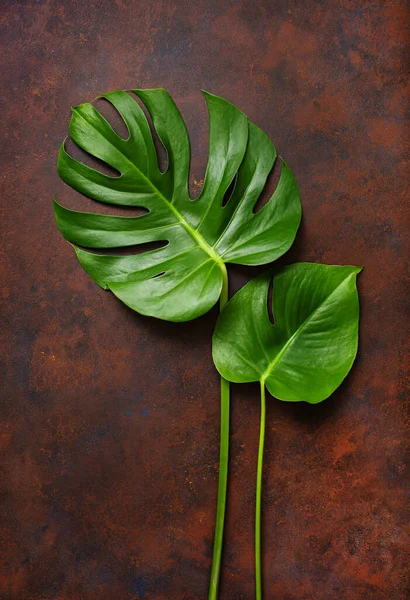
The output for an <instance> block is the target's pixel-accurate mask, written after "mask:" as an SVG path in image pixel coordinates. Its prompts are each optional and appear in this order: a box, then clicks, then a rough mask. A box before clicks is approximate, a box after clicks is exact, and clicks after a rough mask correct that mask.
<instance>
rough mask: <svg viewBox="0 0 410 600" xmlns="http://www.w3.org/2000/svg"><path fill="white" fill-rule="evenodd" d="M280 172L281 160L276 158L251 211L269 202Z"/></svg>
mask: <svg viewBox="0 0 410 600" xmlns="http://www.w3.org/2000/svg"><path fill="white" fill-rule="evenodd" d="M281 173H282V161H281V160H278V159H277V158H276V160H275V163H274V165H273V167H272V169H271V171H270V173H269V175H268V177H267V179H266V183H265V186H264V188H263V190H262V193H261V195H260V196H259V198H258V199H257V201H256V203H255V205H254V207H253V213H254V214H256V213H258V212H259V211H260V210H262V208H263V207H264V206H265V204H267V203H268V202H269V200H270V199H271V197H272V194H273V193H274V191H275V190H276V188H277V187H278V183H279V179H280V175H281Z"/></svg>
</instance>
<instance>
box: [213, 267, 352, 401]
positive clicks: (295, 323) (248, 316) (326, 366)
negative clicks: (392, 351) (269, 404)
mask: <svg viewBox="0 0 410 600" xmlns="http://www.w3.org/2000/svg"><path fill="white" fill-rule="evenodd" d="M360 271H361V268H359V267H348V266H329V265H321V264H314V263H297V264H294V265H289V266H287V267H284V268H282V269H281V270H280V271H279V272H278V273H277V274H276V275H275V277H274V279H273V315H274V324H272V323H271V321H270V319H269V313H268V304H267V303H268V290H269V285H270V283H271V281H272V273H271V272H269V273H264V274H263V275H261V276H259V277H256V278H255V279H253V280H252V281H250V282H249V283H248V284H246V285H245V286H244V287H243V288H242V289H241V290H240V291H239V292H238V293H237V294H236V295H235V296H234V297H233V298H232V300H230V302H228V304H227V305H226V307H225V309H224V310H223V312H222V313H221V315H220V316H219V319H218V322H217V325H216V328H215V332H214V336H213V344H212V352H213V358H214V362H215V365H216V367H217V369H218V371H219V372H220V373H221V375H222V377H224V378H225V379H228V380H229V381H233V382H250V381H261V382H263V383H265V384H266V387H267V388H268V390H269V392H270V393H271V394H272V396H274V397H275V398H278V399H279V400H285V401H291V402H295V401H300V400H305V401H306V402H310V403H312V404H315V403H317V402H321V401H322V400H324V399H325V398H327V397H328V396H330V394H332V392H334V390H335V389H336V388H337V387H338V386H339V385H340V384H341V382H342V381H343V379H344V378H345V377H346V375H347V374H348V372H349V370H350V368H351V366H352V364H353V361H354V359H355V356H356V352H357V344H358V324H359V300H358V294H357V288H356V276H357V274H358V273H359V272H360Z"/></svg>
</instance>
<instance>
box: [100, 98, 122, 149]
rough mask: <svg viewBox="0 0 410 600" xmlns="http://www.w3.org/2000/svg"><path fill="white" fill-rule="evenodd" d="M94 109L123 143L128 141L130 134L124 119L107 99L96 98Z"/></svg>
mask: <svg viewBox="0 0 410 600" xmlns="http://www.w3.org/2000/svg"><path fill="white" fill-rule="evenodd" d="M94 107H95V108H96V109H97V110H98V112H99V113H100V114H101V115H102V116H103V117H104V119H105V120H106V121H108V123H109V124H110V125H111V127H112V128H113V130H114V131H115V133H116V134H117V135H118V137H120V138H122V139H123V140H125V141H127V140H128V139H129V137H130V132H129V130H128V127H127V125H126V123H125V121H124V119H123V118H122V116H121V115H120V113H119V112H118V110H117V109H116V108H115V106H114V105H113V104H111V102H110V101H109V100H107V98H97V99H96V100H95V101H94Z"/></svg>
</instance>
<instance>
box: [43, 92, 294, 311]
mask: <svg viewBox="0 0 410 600" xmlns="http://www.w3.org/2000/svg"><path fill="white" fill-rule="evenodd" d="M134 93H135V94H136V95H137V96H138V97H139V99H140V100H141V101H142V102H143V103H144V104H145V107H146V108H147V110H148V112H149V113H150V115H151V118H152V122H153V125H154V128H155V130H156V132H157V134H158V136H159V138H160V140H161V142H162V144H163V146H164V147H165V149H166V152H167V156H168V166H167V169H166V171H165V172H161V171H160V169H159V166H158V159H157V154H156V151H155V147H154V142H153V139H152V135H151V131H150V127H149V124H148V122H147V119H146V117H145V114H144V112H143V110H142V108H141V107H140V105H139V103H138V102H137V101H136V100H135V99H134V98H133V97H132V96H131V95H130V94H129V93H127V92H124V91H117V92H111V93H108V94H104V95H103V96H101V97H102V98H105V99H106V100H108V101H109V102H110V103H111V104H112V105H113V106H114V108H115V109H116V110H117V111H118V113H119V114H120V116H121V117H122V119H123V121H124V123H125V125H126V126H127V129H128V134H129V135H128V138H127V139H123V138H121V137H120V136H119V135H117V133H116V132H115V131H114V130H113V128H112V127H111V125H110V124H109V123H108V122H107V121H106V119H105V118H104V117H103V116H102V115H101V114H100V113H99V112H98V111H97V110H96V108H95V107H94V106H93V105H92V104H89V103H87V104H82V105H80V106H76V107H74V108H73V109H72V117H71V121H70V126H69V135H70V136H71V138H72V139H73V140H74V142H75V143H76V144H77V145H78V146H80V147H81V148H82V149H83V150H85V151H86V152H87V153H89V154H90V155H92V156H93V157H95V158H97V159H99V160H101V161H103V162H104V163H106V164H108V165H109V166H111V167H112V168H114V169H115V170H116V171H118V172H119V176H118V177H110V176H108V175H105V174H103V173H101V172H99V171H97V170H96V169H93V168H90V167H89V166H87V165H85V164H83V163H82V162H80V161H78V160H76V159H75V158H73V157H72V156H71V155H70V154H69V153H68V152H67V151H66V149H65V144H64V143H63V145H62V146H61V149H60V153H59V158H58V172H59V174H60V176H61V178H62V179H63V180H64V181H65V182H66V183H67V184H68V185H70V186H71V187H73V188H74V189H75V190H77V191H79V192H81V193H83V194H85V195H86V196H89V197H90V198H93V199H94V200H97V201H99V202H103V203H107V204H114V205H120V206H124V207H127V206H128V207H129V206H134V207H141V208H144V209H146V210H147V213H146V214H143V215H142V216H137V217H122V216H109V215H102V214H94V213H86V212H78V211H74V210H68V209H67V208H64V207H63V206H61V205H60V204H58V203H57V202H54V210H55V216H56V219H57V224H58V227H59V228H60V230H61V232H62V234H63V236H64V237H65V238H66V239H67V240H68V241H69V242H71V243H72V244H74V245H75V250H76V253H77V257H78V259H79V261H80V263H81V264H82V266H83V267H84V269H85V270H86V271H87V272H88V273H89V274H90V276H91V277H92V278H93V279H94V281H96V282H97V283H98V284H99V285H100V286H101V287H103V288H105V289H110V290H111V291H112V292H113V293H114V294H115V295H116V296H118V298H120V299H121V300H122V301H123V302H124V303H125V304H127V305H128V306H130V307H131V308H132V309H134V310H136V311H138V312H140V313H142V314H145V315H151V316H154V317H158V318H161V319H166V320H170V321H186V320H190V319H193V318H195V317H198V316H199V315H201V314H203V313H205V312H207V311H208V310H209V309H210V308H211V307H212V306H213V305H214V304H215V303H216V302H217V300H218V298H219V296H220V293H221V289H222V284H223V278H224V276H225V275H226V270H225V269H226V268H225V263H239V264H244V265H257V264H265V263H268V262H270V261H273V260H275V259H277V258H278V257H279V256H281V255H282V254H283V253H284V252H286V250H288V248H289V247H290V246H291V244H292V242H293V240H294V238H295V235H296V232H297V229H298V226H299V222H300V218H301V206H300V199H299V192H298V187H297V184H296V181H295V178H294V176H293V175H292V173H291V171H290V169H289V167H288V166H287V165H286V163H285V162H284V161H283V160H282V159H281V163H282V171H281V176H280V180H279V183H278V186H277V188H276V190H275V192H274V193H273V195H272V197H271V198H270V199H269V201H268V202H267V203H266V204H265V206H263V208H262V209H261V210H259V211H258V212H255V211H254V207H255V204H256V201H257V199H258V197H259V196H260V194H261V192H262V191H263V189H264V186H265V183H266V180H267V177H268V175H269V173H270V172H271V170H272V168H273V166H274V164H275V161H276V157H277V155H276V150H275V148H274V146H273V145H272V143H271V141H270V140H269V138H268V137H267V136H266V135H265V133H263V132H262V131H261V130H260V129H259V128H258V127H256V126H255V125H253V124H252V123H250V122H249V121H248V119H247V117H246V116H245V115H244V114H243V113H242V112H241V111H240V110H238V109H237V108H236V107H235V106H233V105H232V104H230V103H229V102H227V101H226V100H223V99H222V98H219V97H217V96H214V95H212V94H208V93H204V94H205V99H206V102H207V106H208V112H209V118H210V142H209V159H208V165H207V170H206V175H205V181H204V186H203V189H202V192H201V194H200V196H199V198H198V199H196V200H191V198H190V197H189V194H188V175H189V161H190V147H189V140H188V135H187V131H186V128H185V124H184V122H183V120H182V117H181V115H180V113H179V111H178V109H177V107H176V105H175V104H174V102H173V100H172V99H171V97H170V96H169V94H168V93H167V92H166V91H165V90H163V89H152V90H135V92H134ZM234 178H236V182H235V186H234V189H233V192H232V194H231V196H230V198H229V199H228V201H227V202H226V203H225V202H224V197H225V194H226V193H227V190H228V188H229V186H230V184H231V182H232V181H233V179H234ZM146 242H165V243H166V245H164V246H163V247H161V248H158V249H155V250H149V251H146V248H144V246H141V249H142V252H138V253H137V252H136V253H135V254H131V255H121V254H118V255H112V253H111V254H101V253H96V252H93V251H92V250H93V249H103V250H104V249H108V248H111V249H112V248H122V249H123V248H124V247H129V246H135V245H140V244H145V243H146ZM90 250H91V251H90ZM144 250H145V251H144Z"/></svg>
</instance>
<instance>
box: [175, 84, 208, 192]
mask: <svg viewBox="0 0 410 600" xmlns="http://www.w3.org/2000/svg"><path fill="white" fill-rule="evenodd" d="M197 99H198V96H197V94H196V93H195V94H193V95H192V97H188V98H187V100H186V102H185V103H184V105H183V107H182V108H183V110H181V114H182V118H183V119H184V121H185V125H186V128H187V130H188V132H189V142H190V151H191V160H190V164H189V179H188V190H189V196H190V198H191V199H192V200H196V199H197V198H198V196H199V195H200V194H201V192H202V188H203V187H204V181H205V173H206V167H207V164H208V154H209V115H208V111H207V108H206V102H205V101H204V102H197Z"/></svg>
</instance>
